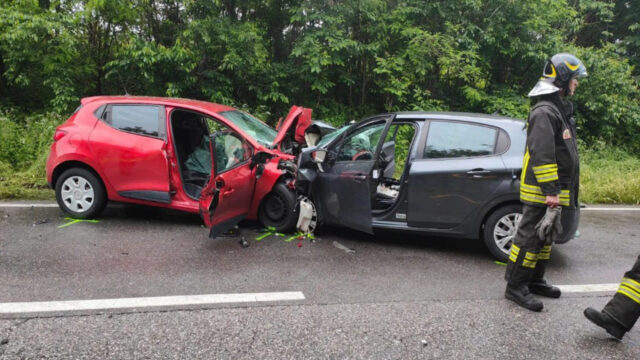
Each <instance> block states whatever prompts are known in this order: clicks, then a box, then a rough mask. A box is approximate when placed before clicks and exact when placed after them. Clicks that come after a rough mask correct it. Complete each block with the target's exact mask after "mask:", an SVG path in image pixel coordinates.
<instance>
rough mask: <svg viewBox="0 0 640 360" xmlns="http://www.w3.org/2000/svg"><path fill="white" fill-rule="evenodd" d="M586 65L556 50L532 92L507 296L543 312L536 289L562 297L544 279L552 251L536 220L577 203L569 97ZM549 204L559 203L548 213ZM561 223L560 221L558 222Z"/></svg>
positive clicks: (574, 139) (576, 151) (576, 159)
mask: <svg viewBox="0 0 640 360" xmlns="http://www.w3.org/2000/svg"><path fill="white" fill-rule="evenodd" d="M584 76H587V70H586V68H585V66H584V65H583V64H582V62H581V61H580V60H579V59H578V58H577V57H575V56H573V55H571V54H566V53H560V54H556V55H554V56H553V57H551V59H549V60H548V61H547V62H546V64H545V66H544V70H543V74H542V77H541V78H540V80H539V81H538V82H537V84H536V85H535V87H534V88H533V89H532V90H531V91H530V92H529V95H528V96H529V97H532V98H535V100H536V103H535V105H533V107H532V108H531V111H530V112H529V117H528V119H527V143H526V149H525V154H524V159H523V166H522V175H521V178H520V201H521V202H522V204H523V209H522V218H521V220H520V224H519V225H518V231H517V233H516V236H515V237H514V240H513V244H512V246H511V254H510V257H509V261H508V263H507V270H506V273H505V279H506V280H507V289H506V291H505V297H506V298H507V299H509V300H512V301H513V302H515V303H516V304H518V305H520V306H522V307H524V308H526V309H529V310H532V311H541V310H542V308H543V304H542V302H541V301H540V300H538V299H536V298H535V297H534V296H533V295H532V293H533V294H537V295H541V296H545V297H550V298H558V297H560V295H561V292H560V289H559V288H557V287H555V286H552V285H550V284H548V283H547V282H546V281H545V279H544V272H545V266H546V264H547V262H548V261H549V257H550V256H551V247H552V242H551V239H549V238H546V239H541V238H540V236H538V234H537V231H536V230H537V229H536V225H538V227H539V223H541V220H542V219H543V218H544V217H545V214H547V213H551V214H553V213H554V212H555V213H556V215H557V212H558V211H557V210H560V209H561V207H576V206H578V185H579V184H578V182H579V181H578V174H579V159H578V147H577V144H576V134H575V127H574V126H573V124H572V123H573V105H572V104H571V102H570V101H568V100H567V98H568V97H570V96H572V95H573V93H574V92H575V90H576V88H577V86H578V78H581V77H584ZM547 207H551V208H558V207H560V209H555V210H556V211H553V212H548V211H547ZM557 221H558V222H559V221H560V216H558V217H557ZM558 225H559V224H558Z"/></svg>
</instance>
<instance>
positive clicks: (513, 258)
mask: <svg viewBox="0 0 640 360" xmlns="http://www.w3.org/2000/svg"><path fill="white" fill-rule="evenodd" d="M518 254H520V248H519V247H517V246H516V245H515V244H512V245H511V255H509V260H511V261H513V262H516V260H517V259H518Z"/></svg>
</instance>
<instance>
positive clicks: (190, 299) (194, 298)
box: [0, 291, 305, 315]
mask: <svg viewBox="0 0 640 360" xmlns="http://www.w3.org/2000/svg"><path fill="white" fill-rule="evenodd" d="M304 299H305V297H304V294H303V293H302V292H301V291H291V292H268V293H245V294H210V295H185V296H159V297H140V298H122V299H97V300H71V301H41V302H13V303H0V315H6V314H23V313H43V312H60V311H82V310H113V309H129V308H135V309H139V308H148V307H159V306H185V305H210V304H228V303H250V302H265V301H292V300H304Z"/></svg>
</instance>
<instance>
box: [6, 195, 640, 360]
mask: <svg viewBox="0 0 640 360" xmlns="http://www.w3.org/2000/svg"><path fill="white" fill-rule="evenodd" d="M68 223H69V221H68V220H65V218H64V216H63V215H62V214H61V212H60V211H59V210H58V209H57V208H50V207H49V208H42V207H34V208H8V207H3V206H2V204H1V203H0V303H9V302H41V301H61V300H90V299H120V298H140V297H159V296H178V295H203V294H230V293H233V294H235V293H262V292H294V291H295V292H302V293H303V294H304V299H303V300H295V301H274V302H264V303H228V304H218V305H215V304H206V305H180V306H172V305H169V306H162V307H157V308H122V309H114V310H97V311H94V310H91V311H69V312H53V313H28V314H6V313H4V314H3V312H2V305H0V358H2V359H5V358H6V359H33V358H76V359H84V358H86V359H95V358H109V359H130V358H136V359H138V358H139V359H155V358H158V359H166V358H171V359H173V358H175V359H211V358H222V359H225V358H226V359H238V358H265V359H285V358H295V359H300V358H329V359H334V358H356V359H359V358H362V359H411V358H420V359H430V358H434V359H441V358H456V359H459V358H465V359H471V358H479V359H494V358H498V357H504V358H518V359H529V358H530V359H554V358H563V359H604V358H607V359H637V358H640V330H639V329H638V328H636V329H634V330H632V331H631V332H630V333H628V334H627V336H626V337H625V338H624V340H623V341H621V342H618V341H615V340H612V339H611V338H610V337H609V336H607V335H606V333H605V332H604V331H603V330H601V329H599V328H597V327H595V326H593V325H592V324H590V323H589V322H587V320H586V319H585V318H584V317H583V315H582V311H583V309H584V308H585V307H587V306H593V307H597V308H600V307H602V306H603V305H604V304H605V303H606V302H607V300H608V299H609V297H610V296H611V295H612V294H613V293H612V292H584V293H566V294H564V295H563V297H562V298H560V299H557V300H551V299H546V300H544V302H545V310H544V311H543V312H542V313H533V312H529V311H526V310H523V309H520V308H519V307H517V306H515V305H513V304H512V303H510V302H508V301H506V300H504V298H503V292H504V286H505V284H504V281H503V279H502V276H503V273H504V266H503V265H500V264H496V263H495V262H494V261H493V259H492V258H491V257H490V256H489V254H488V253H487V252H486V250H485V249H484V247H483V245H482V244H481V243H479V242H473V241H467V240H459V239H448V238H425V237H420V236H407V235H404V234H393V233H384V234H378V235H377V236H368V235H365V234H360V233H357V232H352V231H347V230H345V229H328V230H327V231H326V232H325V233H324V234H322V235H320V236H318V238H317V239H316V241H315V242H311V241H309V240H307V239H305V240H302V242H300V243H299V241H298V240H297V239H295V240H293V241H291V242H286V241H285V240H286V239H288V238H289V236H286V237H278V236H274V235H271V236H268V237H266V238H264V239H263V240H260V241H257V240H256V238H258V237H259V236H261V235H262V234H261V233H260V232H259V230H260V229H259V227H258V226H257V225H256V224H253V223H247V224H243V228H242V235H243V236H245V238H246V239H247V240H248V241H249V243H250V246H249V247H248V248H242V247H241V246H240V244H239V243H238V240H239V238H234V237H228V238H219V239H215V240H211V239H208V238H207V230H206V229H205V228H203V227H201V225H200V219H199V218H198V216H194V215H190V214H183V213H179V212H173V211H166V210H158V209H151V208H146V207H138V206H125V205H115V206H110V207H109V208H107V210H106V212H105V213H104V214H103V215H101V216H100V218H99V222H94V223H90V222H79V223H74V224H70V225H68V226H64V227H60V226H62V225H64V224H68ZM580 232H581V237H580V238H578V239H574V240H572V241H571V242H569V243H568V244H564V245H557V246H555V247H554V250H553V254H552V260H551V263H550V264H549V269H548V278H549V280H551V281H552V282H553V283H555V284H563V285H577V284H603V283H617V282H619V281H620V279H621V277H622V274H623V273H624V271H626V270H628V268H629V267H630V266H631V265H632V264H633V262H634V261H635V259H636V257H637V256H638V253H640V238H639V237H640V211H624V210H621V211H593V212H589V211H585V212H583V217H582V223H581V226H580ZM299 245H301V246H299ZM336 245H338V246H336ZM340 245H342V246H340ZM345 247H346V248H349V249H353V250H355V252H351V251H345ZM639 327H640V326H639Z"/></svg>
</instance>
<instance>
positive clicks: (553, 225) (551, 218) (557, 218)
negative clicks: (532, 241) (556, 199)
mask: <svg viewBox="0 0 640 360" xmlns="http://www.w3.org/2000/svg"><path fill="white" fill-rule="evenodd" d="M561 213H562V208H561V207H560V206H556V207H554V208H552V207H547V212H546V213H545V214H544V217H542V219H541V220H540V221H539V222H538V224H536V227H535V230H536V234H537V235H538V238H539V239H540V240H542V241H544V242H545V243H547V244H551V243H553V242H554V241H556V239H557V238H558V237H559V236H560V234H561V233H562V221H561V217H562V216H561Z"/></svg>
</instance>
